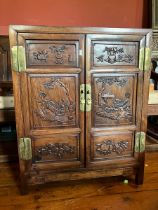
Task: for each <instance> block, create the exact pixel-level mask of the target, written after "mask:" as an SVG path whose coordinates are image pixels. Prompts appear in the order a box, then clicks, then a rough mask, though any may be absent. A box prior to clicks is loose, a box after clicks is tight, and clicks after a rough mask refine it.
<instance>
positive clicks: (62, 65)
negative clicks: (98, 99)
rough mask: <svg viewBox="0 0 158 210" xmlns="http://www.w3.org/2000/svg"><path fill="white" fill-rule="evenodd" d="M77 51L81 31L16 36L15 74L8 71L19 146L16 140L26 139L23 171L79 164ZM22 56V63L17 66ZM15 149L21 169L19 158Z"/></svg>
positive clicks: (80, 56)
mask: <svg viewBox="0 0 158 210" xmlns="http://www.w3.org/2000/svg"><path fill="white" fill-rule="evenodd" d="M13 48H14V46H12V49H13ZM83 49H84V35H78V34H76V35H71V34H42V32H41V34H39V33H19V34H18V50H17V51H18V56H17V58H18V59H19V60H18V62H19V68H20V69H19V70H18V71H20V72H16V71H14V70H15V69H13V75H14V78H13V79H14V87H15V88H14V91H15V103H16V104H15V105H16V120H17V131H18V137H19V147H21V146H20V145H21V141H25V139H22V138H24V137H27V138H30V139H31V141H30V142H31V148H30V150H32V157H31V159H30V160H29V167H26V168H27V170H30V171H33V172H35V171H36V172H37V171H38V170H49V169H51V170H53V169H59V170H60V169H69V168H79V167H83V166H84V153H83V151H84V112H81V111H80V84H82V83H84V69H83V64H84V52H83ZM22 54H23V62H22V63H23V64H24V61H25V60H26V62H25V64H26V65H22V67H20V63H21V57H22ZM13 68H14V66H13ZM26 140H27V139H26ZM26 144H30V143H29V142H26ZM28 147H30V146H29V145H28ZM19 153H20V154H19V156H20V160H21V168H23V164H24V162H25V161H24V160H25V157H24V158H23V157H21V156H22V154H21V151H20V150H19ZM28 168H29V169H28Z"/></svg>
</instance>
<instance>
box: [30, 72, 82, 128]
mask: <svg viewBox="0 0 158 210" xmlns="http://www.w3.org/2000/svg"><path fill="white" fill-rule="evenodd" d="M78 89H79V85H78V75H77V74H70V75H66V74H60V75H57V74H38V75H35V74H30V75H29V107H30V116H31V124H32V125H31V127H32V128H42V127H60V128H61V127H72V126H73V127H74V126H76V125H78V111H79V110H78Z"/></svg>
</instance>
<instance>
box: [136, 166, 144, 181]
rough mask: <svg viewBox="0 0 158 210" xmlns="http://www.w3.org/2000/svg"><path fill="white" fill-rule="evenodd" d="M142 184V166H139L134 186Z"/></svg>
mask: <svg viewBox="0 0 158 210" xmlns="http://www.w3.org/2000/svg"><path fill="white" fill-rule="evenodd" d="M143 182H144V166H141V167H139V168H138V169H137V172H136V176H135V184H136V185H142V184H143Z"/></svg>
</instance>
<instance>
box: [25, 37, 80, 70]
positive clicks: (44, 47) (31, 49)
mask: <svg viewBox="0 0 158 210" xmlns="http://www.w3.org/2000/svg"><path fill="white" fill-rule="evenodd" d="M26 56H27V66H28V67H35V66H38V67H39V66H40V67H44V66H56V67H58V66H59V67H61V66H62V67H78V65H79V63H78V62H79V41H47V40H46V41H41V40H39V41H37V40H36V41H31V40H28V41H27V42H26Z"/></svg>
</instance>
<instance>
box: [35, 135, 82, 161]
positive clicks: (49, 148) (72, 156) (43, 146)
mask: <svg viewBox="0 0 158 210" xmlns="http://www.w3.org/2000/svg"><path fill="white" fill-rule="evenodd" d="M79 159H80V157H79V136H78V135H76V136H72V135H68V136H67V135H65V136H64V137H63V136H62V135H54V136H50V137H49V138H48V137H47V138H46V137H45V138H43V139H40V138H38V139H35V140H34V141H33V162H34V163H38V162H47V161H51V162H52V161H53V162H61V163H62V162H63V161H65V162H68V161H78V160H79Z"/></svg>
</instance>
